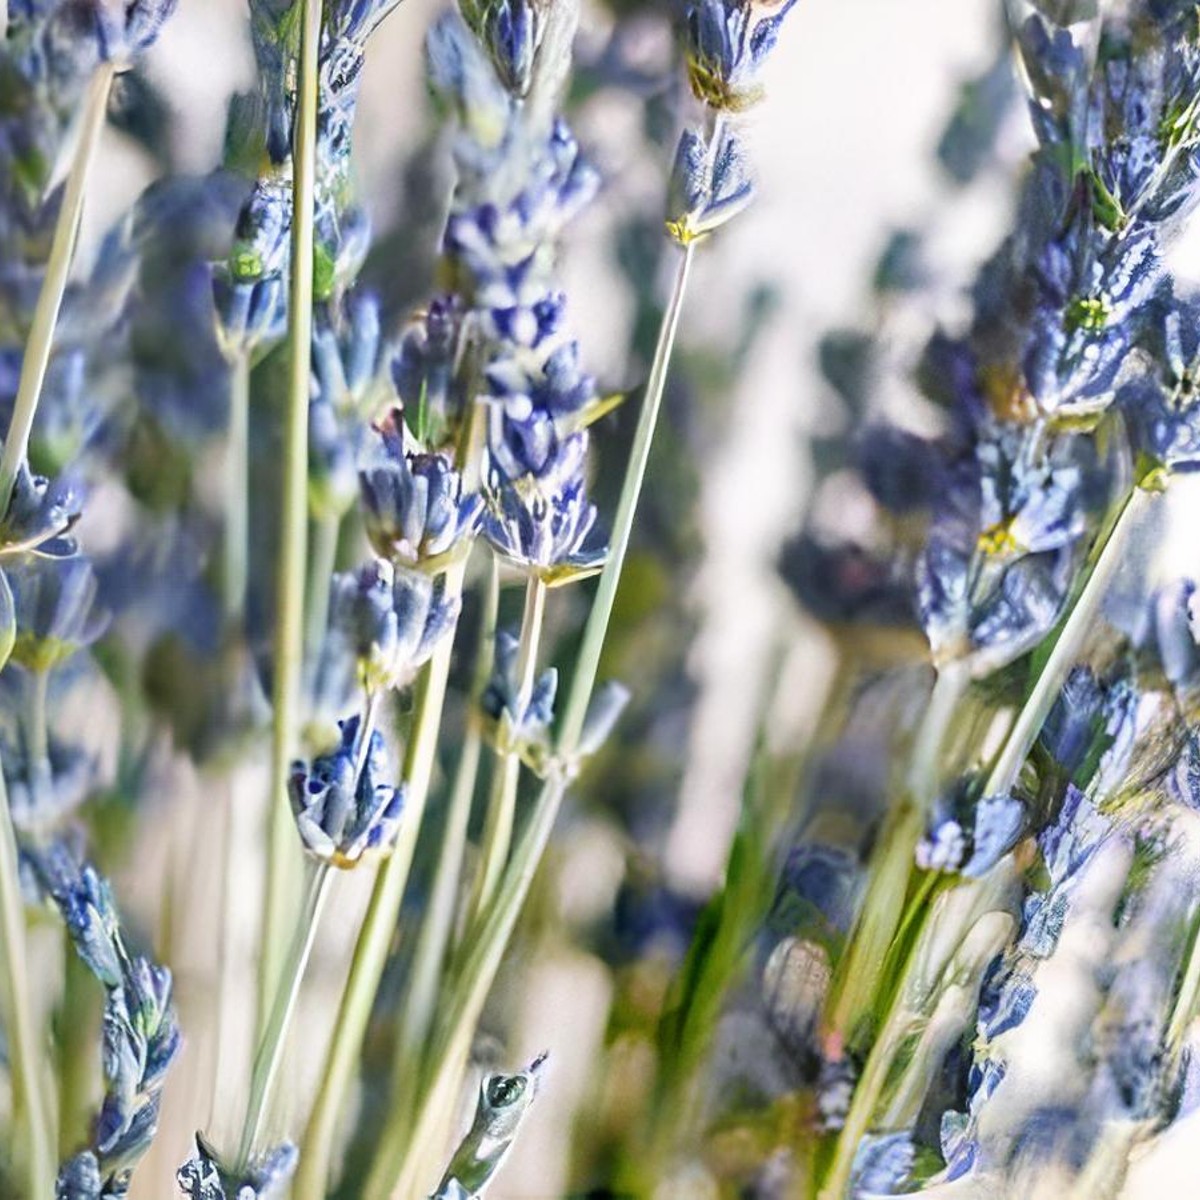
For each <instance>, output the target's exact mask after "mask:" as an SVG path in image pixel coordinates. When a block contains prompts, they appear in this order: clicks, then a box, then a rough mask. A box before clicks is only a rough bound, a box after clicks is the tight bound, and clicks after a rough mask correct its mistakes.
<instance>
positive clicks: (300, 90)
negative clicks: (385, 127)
mask: <svg viewBox="0 0 1200 1200" xmlns="http://www.w3.org/2000/svg"><path fill="white" fill-rule="evenodd" d="M302 3H303V7H302V10H301V18H300V70H299V77H298V83H297V90H296V104H297V113H296V128H295V148H294V154H293V171H292V247H291V290H290V293H289V297H288V317H289V323H290V326H291V329H290V340H291V374H290V377H289V382H288V393H287V411H286V414H285V417H284V428H283V450H282V453H283V492H282V496H281V498H280V514H279V519H280V529H279V560H278V576H277V588H276V596H277V600H276V614H275V646H274V679H273V685H274V686H273V696H272V700H273V705H274V714H273V720H272V729H271V791H270V793H269V796H268V809H267V812H268V818H267V820H268V846H267V855H268V857H267V887H266V896H265V898H264V904H263V935H262V945H261V947H260V950H259V992H258V1001H259V1009H258V1011H259V1023H260V1027H261V1025H262V1022H263V1021H264V1020H265V1019H266V1014H267V1011H268V1006H269V1005H270V1004H271V997H272V996H273V995H274V994H275V988H276V984H277V981H278V979H279V977H280V974H279V973H280V966H281V964H280V962H279V956H280V953H281V950H282V947H283V946H284V945H286V939H287V930H288V928H289V927H290V925H291V921H290V919H289V918H290V914H289V912H288V909H289V907H290V904H289V901H290V900H291V899H292V886H291V884H292V880H293V879H294V878H295V869H296V862H297V859H298V857H299V850H298V848H297V846H296V835H295V830H294V829H293V827H292V814H291V809H290V806H289V805H288V799H287V779H288V769H289V766H290V764H291V756H292V753H293V749H294V736H295V728H296V723H297V722H296V715H297V707H298V701H299V690H300V689H299V680H300V671H301V667H302V660H303V650H304V629H303V624H304V568H305V557H306V555H307V552H308V547H307V541H308V528H307V492H308V399H309V386H310V383H309V381H310V374H311V364H312V303H313V204H314V195H315V191H316V178H315V170H316V139H317V49H318V45H319V43H320V37H321V0H302Z"/></svg>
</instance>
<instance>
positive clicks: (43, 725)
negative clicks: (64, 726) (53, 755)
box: [29, 671, 50, 771]
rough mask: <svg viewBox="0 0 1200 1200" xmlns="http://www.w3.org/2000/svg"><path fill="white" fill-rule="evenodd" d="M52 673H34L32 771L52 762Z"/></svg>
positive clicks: (30, 747)
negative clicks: (49, 704)
mask: <svg viewBox="0 0 1200 1200" xmlns="http://www.w3.org/2000/svg"><path fill="white" fill-rule="evenodd" d="M49 695H50V672H49V671H34V672H33V680H32V692H31V695H30V697H29V761H30V764H31V769H32V770H35V771H36V770H38V769H40V767H41V765H42V764H43V763H45V764H47V765H48V764H49V762H50V728H49V724H48V721H47V709H48V700H49Z"/></svg>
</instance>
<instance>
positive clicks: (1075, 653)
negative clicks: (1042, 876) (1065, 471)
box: [983, 487, 1154, 796]
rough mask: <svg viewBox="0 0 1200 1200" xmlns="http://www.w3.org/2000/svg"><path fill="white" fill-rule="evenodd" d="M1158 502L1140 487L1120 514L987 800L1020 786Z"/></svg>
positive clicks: (994, 773)
mask: <svg viewBox="0 0 1200 1200" xmlns="http://www.w3.org/2000/svg"><path fill="white" fill-rule="evenodd" d="M1153 499H1154V493H1153V492H1151V491H1149V490H1147V489H1146V488H1143V487H1135V488H1134V489H1133V491H1132V492H1131V493H1130V494H1129V497H1128V498H1127V499H1126V501H1125V503H1124V505H1123V506H1122V508H1121V510H1120V512H1119V513H1118V514H1117V518H1116V521H1115V523H1114V524H1113V526H1112V528H1111V530H1110V532H1109V534H1108V536H1107V538H1106V539H1105V540H1104V543H1103V545H1102V547H1101V550H1100V554H1099V556H1098V557H1097V559H1096V563H1095V566H1094V567H1093V568H1092V572H1091V574H1090V575H1089V576H1088V578H1087V581H1086V582H1085V583H1084V585H1083V590H1082V591H1081V592H1080V593H1079V596H1078V598H1077V599H1076V601H1075V604H1074V606H1073V607H1072V609H1071V613H1070V615H1069V616H1068V617H1067V620H1066V622H1065V624H1064V625H1063V627H1062V632H1061V633H1060V634H1059V635H1058V640H1057V641H1056V642H1055V643H1054V649H1053V650H1051V651H1050V657H1049V658H1047V659H1046V665H1045V666H1044V667H1043V668H1042V670H1041V673H1040V674H1039V675H1038V678H1037V681H1036V683H1035V684H1034V686H1033V691H1032V692H1031V693H1030V694H1029V698H1028V699H1027V700H1026V701H1025V703H1024V704H1023V705H1022V707H1021V711H1020V713H1018V714H1017V720H1016V723H1015V724H1014V725H1013V727H1012V730H1011V731H1010V732H1009V735H1008V737H1007V738H1006V739H1005V742H1004V747H1003V749H1002V750H1001V751H1000V754H999V756H998V757H997V759H996V762H995V765H994V766H993V767H992V770H991V773H990V774H989V776H988V780H987V784H986V785H985V787H984V792H983V794H984V795H985V796H995V795H999V794H1000V793H1003V792H1008V791H1011V790H1012V788H1013V785H1014V784H1015V783H1016V781H1017V776H1018V774H1019V773H1020V770H1021V766H1022V764H1023V763H1024V762H1025V759H1026V758H1028V757H1029V751H1030V750H1031V749H1032V748H1033V743H1034V741H1035V740H1036V738H1037V735H1038V733H1039V732H1040V731H1041V728H1042V725H1043V724H1044V723H1045V720H1046V717H1047V715H1048V714H1049V712H1050V709H1051V708H1052V707H1053V705H1054V701H1055V700H1056V699H1057V698H1058V694H1059V692H1060V691H1061V690H1062V686H1063V684H1064V683H1065V682H1066V678H1067V675H1068V674H1069V673H1070V670H1071V667H1072V666H1074V665H1075V663H1076V661H1077V660H1078V658H1079V652H1080V649H1081V648H1082V646H1083V644H1084V642H1085V641H1086V640H1087V638H1088V636H1089V635H1090V634H1091V633H1092V631H1093V629H1094V628H1095V623H1096V618H1097V616H1098V615H1099V613H1100V608H1101V605H1102V604H1103V602H1104V596H1105V594H1106V593H1107V591H1108V585H1109V584H1110V583H1111V582H1112V580H1113V576H1115V575H1116V573H1117V569H1118V568H1119V567H1120V566H1121V563H1122V561H1123V556H1124V553H1125V550H1126V547H1127V544H1128V542H1129V537H1130V534H1131V533H1132V532H1133V530H1134V528H1135V527H1136V525H1137V523H1138V520H1139V519H1140V518H1141V516H1142V514H1143V513H1144V512H1145V511H1146V509H1147V507H1148V506H1149V505H1150V504H1151V503H1152V501H1153Z"/></svg>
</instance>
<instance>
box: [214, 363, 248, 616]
mask: <svg viewBox="0 0 1200 1200" xmlns="http://www.w3.org/2000/svg"><path fill="white" fill-rule="evenodd" d="M249 476H250V354H249V352H248V351H242V352H240V353H239V354H238V355H237V356H236V357H234V358H233V359H232V361H231V362H230V364H229V435H228V438H227V444H226V452H225V547H224V548H225V577H224V579H223V580H222V581H221V582H222V589H221V591H222V601H223V606H224V610H225V623H226V625H227V626H228V628H229V629H230V630H236V629H240V628H241V624H242V619H243V617H244V616H245V612H246V588H247V579H248V577H249V557H248V556H249V547H250V510H249Z"/></svg>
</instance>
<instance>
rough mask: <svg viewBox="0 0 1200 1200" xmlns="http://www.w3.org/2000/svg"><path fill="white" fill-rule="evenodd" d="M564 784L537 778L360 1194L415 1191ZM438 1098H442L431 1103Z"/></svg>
mask: <svg viewBox="0 0 1200 1200" xmlns="http://www.w3.org/2000/svg"><path fill="white" fill-rule="evenodd" d="M566 788H567V778H566V776H565V775H564V774H563V773H562V771H561V770H560V769H558V768H557V767H555V768H554V769H552V770H551V771H550V772H549V774H548V775H547V777H546V779H545V781H544V782H543V784H542V787H541V791H540V792H539V794H538V798H537V801H536V802H535V805H534V810H533V815H532V816H531V817H530V820H529V824H528V825H527V826H526V827H525V829H524V831H523V832H522V834H521V837H520V838H519V839H518V841H517V845H516V848H515V849H514V851H513V856H512V859H511V860H510V862H509V865H508V870H507V871H506V872H505V875H504V878H503V880H502V881H501V885H500V890H499V891H498V892H497V893H496V898H495V900H494V901H493V902H492V904H491V906H490V907H489V908H488V910H487V912H486V914H485V915H484V917H483V920H482V922H481V924H480V925H479V926H478V928H477V929H476V931H475V932H474V933H472V934H469V935H468V937H467V941H466V943H465V944H464V947H463V951H464V952H463V955H462V966H461V969H460V971H459V972H458V975H457V978H456V980H455V986H454V989H453V992H452V993H451V995H450V998H449V1002H448V1004H447V1005H446V1007H445V1008H444V1010H443V1013H442V1019H441V1020H440V1021H439V1022H438V1026H437V1029H436V1030H435V1032H434V1035H433V1037H432V1039H431V1041H430V1052H429V1055H428V1058H427V1062H428V1063H429V1065H430V1068H431V1073H430V1075H429V1076H428V1078H425V1079H423V1081H422V1086H421V1091H420V1097H419V1103H418V1106H417V1108H416V1109H415V1116H414V1119H413V1120H412V1121H410V1122H405V1123H404V1124H403V1125H401V1123H400V1122H399V1121H397V1119H396V1118H395V1114H393V1115H392V1116H391V1117H390V1118H389V1120H388V1122H387V1124H386V1125H385V1127H384V1133H383V1137H382V1139H381V1141H380V1151H379V1157H378V1158H377V1160H376V1163H375V1167H374V1169H373V1170H372V1172H371V1176H370V1179H369V1180H368V1182H367V1187H366V1189H365V1191H364V1193H363V1198H364V1200H386V1198H387V1197H389V1196H392V1195H408V1194H412V1195H417V1194H419V1192H418V1191H417V1190H416V1184H415V1181H414V1180H412V1178H411V1175H412V1173H413V1164H412V1158H413V1155H414V1153H416V1154H419V1153H422V1152H427V1151H429V1150H430V1148H431V1146H432V1145H433V1144H434V1141H435V1139H434V1136H433V1135H434V1133H435V1132H436V1131H437V1130H438V1129H441V1128H443V1126H444V1123H445V1111H444V1110H445V1107H446V1106H447V1105H453V1104H455V1103H456V1102H457V1099H458V1095H457V1088H456V1087H454V1081H455V1076H456V1074H457V1073H458V1072H460V1071H461V1067H462V1062H463V1055H462V1053H461V1048H462V1047H463V1045H464V1044H465V1043H467V1042H468V1041H469V1039H470V1035H471V1032H472V1030H473V1029H474V1028H475V1026H476V1024H477V1023H478V1020H479V1015H480V1013H481V1012H482V1011H483V1005H484V1001H485V1000H486V999H487V995H488V992H489V991H490V990H491V985H492V981H493V980H494V979H495V977H496V972H497V971H498V970H499V968H500V963H501V961H502V959H503V957H504V952H505V950H506V949H507V947H508V942H509V939H510V938H511V937H512V932H513V930H514V929H515V928H516V924H517V918H518V917H519V916H520V915H521V909H522V908H523V907H524V904H525V900H526V898H527V896H528V895H529V889H530V887H531V886H532V884H533V879H534V876H535V875H536V874H537V869H538V866H539V865H540V863H541V860H542V855H543V854H544V853H545V849H546V846H547V844H548V842H549V840H550V833H551V830H552V829H553V828H554V822H555V819H556V818H557V816H558V811H559V808H560V807H561V805H562V800H563V796H564V795H565V794H566ZM437 1097H441V1098H442V1102H441V1103H440V1104H436V1103H431V1101H432V1100H433V1099H435V1098H437Z"/></svg>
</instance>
